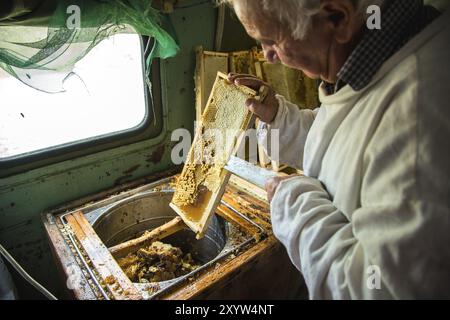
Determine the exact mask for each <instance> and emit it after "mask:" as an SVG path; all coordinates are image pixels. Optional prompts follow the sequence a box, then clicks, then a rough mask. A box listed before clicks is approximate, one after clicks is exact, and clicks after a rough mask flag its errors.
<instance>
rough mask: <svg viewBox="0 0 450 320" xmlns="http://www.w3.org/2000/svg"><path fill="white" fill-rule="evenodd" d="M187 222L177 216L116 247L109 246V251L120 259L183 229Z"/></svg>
mask: <svg viewBox="0 0 450 320" xmlns="http://www.w3.org/2000/svg"><path fill="white" fill-rule="evenodd" d="M185 227H186V224H185V223H184V222H183V219H181V218H180V217H176V218H174V219H172V220H170V221H169V222H167V223H165V224H163V225H162V226H159V227H158V228H156V229H153V230H152V231H150V232H146V233H144V234H143V235H142V236H140V237H138V238H135V239H131V240H128V241H126V242H122V243H120V244H118V245H116V246H114V247H111V248H109V252H111V254H112V255H113V256H114V258H116V259H119V258H122V257H125V256H126V255H127V254H129V253H131V252H134V251H136V250H138V249H139V248H141V247H142V246H144V245H146V244H151V243H152V242H153V241H159V240H162V239H164V238H166V237H168V236H170V235H172V234H174V233H176V232H178V231H180V230H181V229H184V228H185Z"/></svg>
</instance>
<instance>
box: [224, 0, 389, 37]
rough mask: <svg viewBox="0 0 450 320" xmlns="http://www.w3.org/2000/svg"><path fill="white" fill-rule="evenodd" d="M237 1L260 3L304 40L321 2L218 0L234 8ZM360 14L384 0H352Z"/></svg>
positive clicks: (318, 0)
mask: <svg viewBox="0 0 450 320" xmlns="http://www.w3.org/2000/svg"><path fill="white" fill-rule="evenodd" d="M237 1H259V4H260V6H261V8H262V9H263V11H264V12H265V13H267V14H270V15H276V17H277V19H278V21H279V22H282V23H286V24H287V26H288V27H289V29H290V30H291V33H292V36H293V38H294V39H303V38H304V37H305V36H306V34H307V33H308V31H309V29H310V28H311V24H312V18H313V16H314V15H316V14H317V13H319V11H320V5H321V0H218V2H219V3H226V4H228V5H230V6H232V7H233V5H234V4H235V3H236V2H237ZM352 2H353V4H354V5H355V7H356V10H357V12H358V13H359V14H361V15H365V14H366V10H367V8H368V7H369V6H371V5H378V6H381V5H382V4H383V2H384V0H352Z"/></svg>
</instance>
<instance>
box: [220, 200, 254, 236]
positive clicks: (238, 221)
mask: <svg viewBox="0 0 450 320" xmlns="http://www.w3.org/2000/svg"><path fill="white" fill-rule="evenodd" d="M216 213H217V214H218V215H219V216H221V217H222V218H224V219H225V220H226V221H228V222H230V223H231V224H233V225H237V226H238V227H239V228H240V229H242V231H243V232H246V233H248V234H250V235H251V236H252V237H254V238H255V240H256V241H259V240H260V238H261V230H259V229H258V228H257V227H255V226H254V225H252V224H251V223H250V222H248V221H246V220H244V219H242V218H240V217H239V216H238V215H236V214H235V213H234V212H233V211H232V210H230V209H229V208H227V207H226V206H223V205H220V206H218V207H217V209H216Z"/></svg>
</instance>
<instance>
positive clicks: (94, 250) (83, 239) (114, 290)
mask: <svg viewBox="0 0 450 320" xmlns="http://www.w3.org/2000/svg"><path fill="white" fill-rule="evenodd" d="M66 220H67V222H68V224H69V225H70V227H71V229H72V231H73V233H74V234H75V236H76V238H77V239H78V241H79V242H80V244H81V246H82V247H83V249H84V251H85V252H86V254H87V256H88V257H89V259H90V261H91V263H92V265H93V266H94V268H95V269H96V271H97V272H98V274H99V275H100V277H101V279H102V280H103V282H104V283H105V285H106V286H107V287H108V289H109V291H110V293H111V294H112V296H113V297H114V299H117V300H140V299H142V296H141V295H140V294H139V292H138V291H137V289H136V288H135V287H134V285H133V283H132V282H131V281H130V279H128V277H127V276H126V275H125V273H124V272H123V271H122V269H121V268H120V267H119V266H118V264H117V263H116V261H115V260H114V258H113V256H112V255H111V254H110V252H109V251H108V248H106V247H105V245H104V244H103V242H102V241H101V240H100V238H99V237H98V236H97V234H96V233H95V231H94V229H92V227H91V225H90V224H89V222H88V221H87V220H86V218H85V217H84V215H83V213H82V212H81V211H78V212H75V213H73V214H71V215H68V216H66Z"/></svg>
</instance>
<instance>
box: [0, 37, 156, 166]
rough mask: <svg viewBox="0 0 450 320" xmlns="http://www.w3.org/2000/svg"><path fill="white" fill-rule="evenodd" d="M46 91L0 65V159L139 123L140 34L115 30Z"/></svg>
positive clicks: (142, 114)
mask: <svg viewBox="0 0 450 320" xmlns="http://www.w3.org/2000/svg"><path fill="white" fill-rule="evenodd" d="M74 73H75V74H74V75H72V76H70V77H69V78H67V80H66V81H65V83H64V89H65V90H66V91H65V92H62V93H54V94H49V93H45V92H41V91H38V90H36V89H33V88H31V87H28V86H27V85H25V84H23V83H22V82H20V81H19V80H17V79H16V78H14V77H12V76H10V75H9V74H8V73H6V72H5V71H3V70H2V69H0V101H1V102H0V159H2V158H3V159H5V158H8V157H12V156H18V155H23V154H25V153H30V152H34V151H38V150H42V149H48V148H51V147H55V146H58V145H62V144H67V143H71V142H76V141H81V140H85V139H90V138H91V139H92V138H95V137H100V136H104V135H110V134H113V133H118V132H123V131H124V130H130V129H133V128H136V127H138V126H139V125H140V124H142V122H143V121H144V119H146V115H147V101H146V93H145V83H144V74H143V73H144V68H143V57H142V44H141V38H140V37H139V36H138V35H135V34H117V35H114V36H112V37H110V38H108V39H105V40H103V41H102V42H101V43H99V44H98V45H97V46H96V47H94V48H93V49H92V50H91V51H90V52H89V54H88V55H86V56H85V57H84V58H83V59H82V60H80V61H79V62H78V63H77V64H76V65H75V69H74Z"/></svg>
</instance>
